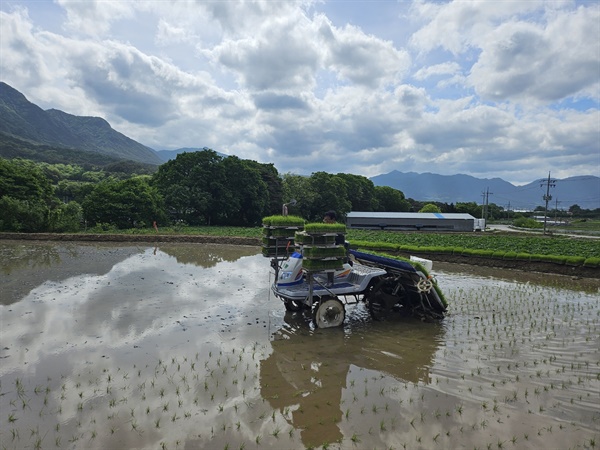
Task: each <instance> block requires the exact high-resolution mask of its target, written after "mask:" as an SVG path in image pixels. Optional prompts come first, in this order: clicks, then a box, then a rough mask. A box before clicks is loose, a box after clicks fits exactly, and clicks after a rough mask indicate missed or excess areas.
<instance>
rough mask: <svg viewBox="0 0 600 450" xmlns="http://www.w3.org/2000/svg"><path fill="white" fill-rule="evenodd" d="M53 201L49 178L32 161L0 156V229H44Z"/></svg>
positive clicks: (25, 230) (37, 230)
mask: <svg viewBox="0 0 600 450" xmlns="http://www.w3.org/2000/svg"><path fill="white" fill-rule="evenodd" d="M55 202H56V198H55V197H54V193H53V190H52V185H51V184H50V181H49V180H48V178H47V177H46V176H45V175H44V173H43V172H42V170H41V169H40V168H39V167H38V166H37V165H36V164H35V163H34V162H32V161H28V160H23V159H12V160H7V159H3V158H0V230H2V231H23V232H39V231H45V230H46V227H47V224H48V213H49V211H50V207H51V206H52V205H53V203H55Z"/></svg>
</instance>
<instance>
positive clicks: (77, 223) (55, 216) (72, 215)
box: [48, 201, 83, 233]
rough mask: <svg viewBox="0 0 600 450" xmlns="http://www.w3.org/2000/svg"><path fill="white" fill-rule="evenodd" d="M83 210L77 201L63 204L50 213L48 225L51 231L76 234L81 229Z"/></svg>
mask: <svg viewBox="0 0 600 450" xmlns="http://www.w3.org/2000/svg"><path fill="white" fill-rule="evenodd" d="M82 219H83V209H82V208H81V205H80V204H79V203H77V202H75V201H72V202H69V203H66V204H65V203H61V204H59V205H58V206H57V207H56V208H54V209H52V210H51V211H50V215H49V218H48V225H49V229H50V231H55V232H58V233H64V232H76V231H79V230H80V229H81V221H82Z"/></svg>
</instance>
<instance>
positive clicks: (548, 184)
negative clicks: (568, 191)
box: [540, 172, 556, 234]
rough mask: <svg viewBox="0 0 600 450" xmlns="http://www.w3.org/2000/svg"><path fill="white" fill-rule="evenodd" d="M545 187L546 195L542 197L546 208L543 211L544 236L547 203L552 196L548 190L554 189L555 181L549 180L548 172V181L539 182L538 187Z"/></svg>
mask: <svg viewBox="0 0 600 450" xmlns="http://www.w3.org/2000/svg"><path fill="white" fill-rule="evenodd" d="M544 185H545V186H546V195H544V197H543V199H544V200H545V201H546V208H545V209H544V234H546V222H547V221H548V202H549V201H550V200H552V196H551V195H550V188H551V187H556V180H552V179H550V172H548V179H547V180H541V184H540V187H543V186H544Z"/></svg>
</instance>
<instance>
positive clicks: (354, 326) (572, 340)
mask: <svg viewBox="0 0 600 450" xmlns="http://www.w3.org/2000/svg"><path fill="white" fill-rule="evenodd" d="M0 265H1V269H2V270H1V272H0V444H1V445H2V448H7V449H13V448H14V449H38V448H53V449H56V448H66V449H81V448H85V449H122V448H141V449H204V448H206V449H228V450H232V449H262V448H267V449H303V448H323V449H327V448H329V449H366V448H369V449H392V448H393V449H419V448H422V449H437V448H439V449H460V448H465V449H527V448H531V449H538V448H544V449H551V448H555V449H594V448H599V447H600V406H599V405H600V337H599V335H600V295H599V290H598V289H599V287H600V281H599V280H573V279H570V278H565V277H558V276H555V275H539V274H538V275H533V274H523V273H519V272H501V271H497V270H487V269H484V268H477V267H472V266H458V267H457V266H450V265H444V264H436V263H435V262H434V273H435V275H436V277H437V280H438V283H439V285H440V286H441V287H442V289H443V290H444V292H445V294H446V296H447V298H448V300H449V303H450V307H449V311H448V315H447V317H446V318H445V319H444V320H443V321H442V322H440V323H422V322H420V321H415V320H408V319H403V318H393V319H391V320H388V321H386V322H375V321H373V320H372V319H371V318H370V317H369V314H368V312H367V309H366V308H365V306H364V305H362V304H358V305H352V306H348V307H347V318H346V322H345V324H344V326H343V327H340V328H339V329H326V330H320V329H314V327H313V326H312V325H311V323H310V320H309V319H308V318H307V317H305V316H304V315H302V313H293V314H291V313H286V312H285V309H284V308H283V304H282V303H281V302H280V301H279V300H277V299H276V298H274V297H273V295H272V294H271V292H270V289H269V285H270V283H271V281H272V277H273V274H272V271H271V270H270V267H269V260H268V259H266V258H264V257H263V256H262V255H261V254H260V249H258V248H255V247H234V246H225V245H206V244H185V245H184V244H181V245H178V244H168V245H158V246H157V247H154V246H145V245H139V246H133V245H132V246H127V245H123V244H121V245H118V246H115V245H110V244H101V245H98V244H95V245H85V244H81V243H77V244H64V243H60V244H57V243H29V242H27V243H22V242H9V241H5V242H0Z"/></svg>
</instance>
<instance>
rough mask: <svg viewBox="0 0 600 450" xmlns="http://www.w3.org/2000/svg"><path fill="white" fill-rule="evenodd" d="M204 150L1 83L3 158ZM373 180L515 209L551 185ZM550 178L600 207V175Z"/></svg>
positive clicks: (434, 197)
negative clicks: (152, 140) (134, 132)
mask: <svg viewBox="0 0 600 450" xmlns="http://www.w3.org/2000/svg"><path fill="white" fill-rule="evenodd" d="M201 150H203V149H202V148H181V149H177V150H159V151H156V150H153V149H151V148H150V147H147V146H145V145H143V144H140V143H139V142H136V141H134V140H133V139H131V138H129V137H127V136H125V135H124V134H122V133H119V132H118V131H116V130H114V129H113V128H112V127H111V126H110V124H109V123H108V122H107V121H106V120H104V119H102V118H99V117H82V116H75V115H71V114H68V113H66V112H63V111H60V110H57V109H49V110H43V109H42V108H40V107H39V106H37V105H35V104H33V103H31V102H29V101H28V100H27V98H26V97H25V95H23V94H22V93H21V92H19V91H18V90H16V89H14V88H12V87H11V86H9V85H8V84H6V83H3V82H0V156H2V157H8V158H14V157H17V156H20V157H23V158H29V159H36V160H41V161H47V162H50V163H56V162H62V163H78V161H79V160H80V159H81V155H82V154H83V155H85V154H87V155H89V157H88V158H87V160H93V161H98V160H100V159H104V160H105V161H106V162H112V163H114V161H119V160H130V161H136V162H139V163H144V164H149V165H153V166H158V165H160V164H163V163H164V162H167V161H169V160H171V159H174V158H175V157H176V156H177V155H178V154H179V153H183V152H193V151H201ZM90 153H91V154H92V155H90ZM77 155H79V157H77ZM220 155H222V156H226V155H224V154H220ZM92 156H93V158H92ZM61 158H63V159H61ZM371 180H372V181H373V183H374V184H375V185H376V186H390V187H392V188H395V189H398V190H400V191H402V192H403V193H404V195H405V196H406V197H407V198H412V199H415V200H419V201H438V202H444V203H456V202H476V203H477V204H481V203H482V202H485V201H486V199H487V202H489V203H495V204H497V205H499V206H503V207H504V208H510V209H511V210H518V209H533V208H535V207H536V206H540V205H543V204H544V200H543V196H544V195H545V194H546V184H547V180H543V179H541V180H536V181H533V182H531V183H529V184H527V185H524V186H515V185H513V184H511V183H509V182H507V181H504V180H502V179H500V178H491V179H481V178H475V177H472V176H469V175H437V174H433V173H422V174H418V173H414V172H399V171H392V172H390V173H386V174H381V175H377V176H375V177H372V178H371ZM552 181H553V182H552V183H551V186H552V187H551V188H550V195H552V200H551V202H550V204H549V207H551V208H555V207H556V206H558V208H560V209H566V208H568V207H570V206H571V205H574V204H577V205H579V206H580V207H581V208H583V209H597V208H600V178H598V177H597V176H592V175H588V176H578V177H571V178H566V179H563V180H552ZM485 193H487V194H485Z"/></svg>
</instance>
